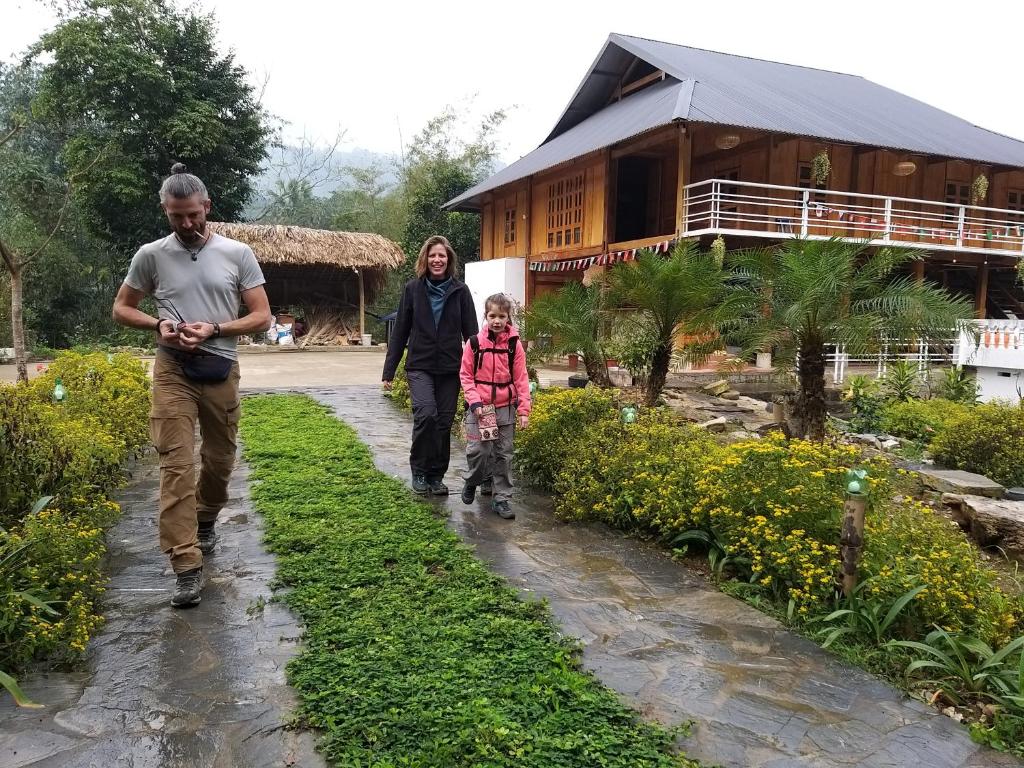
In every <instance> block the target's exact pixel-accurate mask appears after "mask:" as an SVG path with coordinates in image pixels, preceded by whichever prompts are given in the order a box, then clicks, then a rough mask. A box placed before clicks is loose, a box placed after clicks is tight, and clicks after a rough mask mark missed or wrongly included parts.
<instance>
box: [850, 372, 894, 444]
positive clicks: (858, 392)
mask: <svg viewBox="0 0 1024 768" xmlns="http://www.w3.org/2000/svg"><path fill="white" fill-rule="evenodd" d="M843 399H844V400H847V401H849V403H850V409H851V410H852V411H853V418H852V419H851V420H850V426H851V427H853V430H854V431H855V432H877V431H878V430H879V428H880V427H881V419H882V408H883V407H884V405H885V400H884V399H883V398H882V396H881V395H880V394H879V393H878V382H877V381H876V380H875V379H872V378H871V377H870V376H860V375H857V376H851V377H850V381H849V384H848V385H847V387H846V389H845V390H844V391H843Z"/></svg>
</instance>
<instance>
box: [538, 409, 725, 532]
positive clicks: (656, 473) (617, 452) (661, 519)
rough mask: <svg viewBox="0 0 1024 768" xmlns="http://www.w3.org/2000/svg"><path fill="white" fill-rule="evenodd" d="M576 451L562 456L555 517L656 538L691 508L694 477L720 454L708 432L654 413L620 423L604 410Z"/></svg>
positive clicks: (695, 500)
mask: <svg viewBox="0 0 1024 768" xmlns="http://www.w3.org/2000/svg"><path fill="white" fill-rule="evenodd" d="M580 445H581V447H583V448H585V450H578V451H575V452H574V453H573V454H572V455H571V456H568V457H566V460H565V461H564V463H563V464H562V466H561V467H560V469H559V471H558V473H557V475H556V477H555V498H556V502H555V512H556V513H557V514H558V515H559V516H561V517H563V518H566V519H572V518H579V517H589V518H596V519H598V520H604V521H605V522H607V523H609V524H611V525H614V526H616V527H619V528H625V529H642V530H645V531H652V532H656V533H658V534H662V535H664V534H667V533H671V532H672V531H673V530H674V529H675V528H676V527H677V526H678V525H679V522H680V521H681V519H683V518H684V517H686V515H687V513H688V512H689V510H691V509H692V508H693V507H694V506H695V505H696V504H697V502H698V498H697V482H696V481H697V478H698V477H699V476H700V473H701V471H702V468H703V465H704V464H705V462H713V461H714V456H715V455H716V453H717V452H718V451H719V448H718V445H717V444H716V443H715V441H714V440H713V439H712V438H711V436H710V435H709V434H708V433H707V432H705V431H703V430H700V429H698V428H696V427H693V426H689V425H679V424H677V423H675V422H674V421H672V420H671V419H670V418H669V417H667V416H666V415H664V414H661V413H658V412H643V413H642V414H641V415H640V417H639V418H638V420H637V421H636V422H635V423H632V424H623V423H622V421H621V419H620V418H618V413H617V412H615V411H611V412H610V414H609V417H608V418H606V419H602V420H600V421H596V422H594V423H593V424H591V425H590V427H588V428H587V429H586V430H584V431H583V433H582V434H581V440H580ZM595 457H596V460H595ZM688 527H689V526H688Z"/></svg>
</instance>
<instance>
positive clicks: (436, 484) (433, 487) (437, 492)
mask: <svg viewBox="0 0 1024 768" xmlns="http://www.w3.org/2000/svg"><path fill="white" fill-rule="evenodd" d="M430 492H431V493H432V494H433V495H434V496H447V495H448V486H447V485H445V484H444V481H443V480H442V479H441V478H440V477H438V478H436V479H434V480H431V481H430Z"/></svg>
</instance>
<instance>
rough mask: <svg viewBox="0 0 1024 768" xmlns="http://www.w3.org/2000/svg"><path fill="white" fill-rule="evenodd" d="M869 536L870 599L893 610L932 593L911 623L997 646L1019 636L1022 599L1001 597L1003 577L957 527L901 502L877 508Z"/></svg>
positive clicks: (916, 607)
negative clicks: (898, 602)
mask: <svg viewBox="0 0 1024 768" xmlns="http://www.w3.org/2000/svg"><path fill="white" fill-rule="evenodd" d="M864 529H865V531H864V538H865V551H864V555H863V559H862V563H861V569H862V572H863V573H864V575H865V576H873V577H874V578H873V579H872V580H871V582H870V584H869V585H868V586H867V587H866V590H867V592H868V594H869V595H871V596H873V597H877V598H879V599H882V600H884V601H886V602H893V601H895V599H896V598H898V597H899V596H900V595H902V594H905V593H906V592H908V591H909V590H910V589H913V588H914V587H915V586H919V585H925V589H924V590H923V591H922V592H921V593H920V594H918V595H917V597H916V598H915V599H914V602H913V604H912V606H910V607H909V608H908V610H907V611H906V612H905V614H904V615H905V621H907V622H909V623H910V624H911V625H913V626H914V627H918V628H922V629H929V628H931V626H932V625H938V626H941V627H943V628H944V629H946V630H947V631H956V632H960V631H965V632H967V633H968V634H971V635H974V636H975V637H979V638H981V639H982V640H984V641H985V642H988V643H992V644H995V645H1001V644H1003V643H1005V642H1006V641H1007V640H1009V639H1010V637H1011V636H1013V635H1015V634H1019V632H1020V624H1021V620H1022V618H1024V604H1022V600H1021V596H1020V595H1009V594H1007V593H1006V592H1004V591H1003V590H1002V589H1000V587H999V586H998V584H997V579H996V573H995V571H993V570H992V568H991V567H989V566H988V565H987V564H986V563H985V561H984V560H983V559H982V557H981V555H980V554H979V553H978V550H977V548H976V547H975V546H974V545H973V544H972V543H971V542H970V541H969V540H968V539H967V537H966V536H964V535H963V533H961V531H960V529H959V527H958V526H957V525H956V524H955V523H953V522H952V521H950V520H948V519H946V518H944V517H942V516H941V515H938V514H936V513H935V512H934V511H932V510H931V509H929V508H928V507H927V506H926V505H925V504H923V503H922V502H920V501H918V500H916V499H913V498H911V497H909V496H899V497H895V498H892V499H886V500H885V501H884V503H880V504H877V505H875V506H873V507H872V509H871V510H870V512H869V514H868V515H866V516H865V521H864ZM905 634H913V632H905Z"/></svg>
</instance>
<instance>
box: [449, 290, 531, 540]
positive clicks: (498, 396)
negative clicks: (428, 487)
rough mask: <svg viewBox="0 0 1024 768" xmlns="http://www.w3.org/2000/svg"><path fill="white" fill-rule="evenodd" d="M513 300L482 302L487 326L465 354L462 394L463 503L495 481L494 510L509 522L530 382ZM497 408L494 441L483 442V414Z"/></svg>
mask: <svg viewBox="0 0 1024 768" xmlns="http://www.w3.org/2000/svg"><path fill="white" fill-rule="evenodd" d="M511 312H512V302H511V300H510V299H509V298H508V296H506V295H505V294H503V293H496V294H494V295H493V296H489V297H488V298H487V301H486V302H485V304H484V327H483V328H482V329H481V330H480V333H479V334H477V335H476V336H474V337H473V338H471V339H470V343H469V344H467V345H466V346H465V349H463V351H462V370H461V371H460V373H459V377H460V379H461V380H462V391H463V392H464V393H465V396H466V405H467V406H468V410H467V412H466V461H467V463H468V464H469V475H468V477H466V485H465V487H464V488H463V489H462V501H463V502H464V503H466V504H472V503H473V500H474V499H475V498H476V489H477V486H479V485H480V484H481V483H483V482H484V481H485V479H486V478H487V477H488V476H491V477H493V481H494V498H493V499H492V501H491V509H493V510H494V511H495V512H497V513H498V515H499V516H501V517H502V518H504V519H505V520H511V519H513V518H514V517H515V516H516V514H515V512H513V511H512V507H511V505H510V504H509V496H510V494H511V491H512V480H511V478H510V477H509V472H510V470H511V465H512V441H513V438H514V436H515V431H516V421H517V418H518V422H519V426H520V427H525V426H526V423H527V419H528V417H529V414H530V380H529V377H528V376H527V374H526V350H525V349H524V348H523V344H522V343H521V342H520V339H519V331H517V330H516V328H515V326H514V325H512V324H511V323H510V322H509V316H510V314H511ZM491 405H493V406H494V410H495V414H496V416H497V424H498V438H497V439H496V440H481V439H480V437H481V434H480V424H479V419H478V417H479V415H480V409H481V408H483V407H484V406H491Z"/></svg>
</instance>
